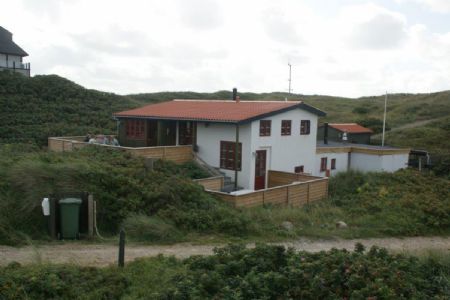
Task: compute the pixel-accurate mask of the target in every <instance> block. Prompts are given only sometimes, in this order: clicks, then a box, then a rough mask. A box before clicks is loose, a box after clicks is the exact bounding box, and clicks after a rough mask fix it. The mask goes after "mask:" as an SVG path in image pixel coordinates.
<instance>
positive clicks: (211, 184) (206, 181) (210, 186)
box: [194, 176, 224, 191]
mask: <svg viewBox="0 0 450 300" xmlns="http://www.w3.org/2000/svg"><path fill="white" fill-rule="evenodd" d="M194 182H196V183H198V184H200V185H201V186H203V187H204V188H205V190H209V191H220V190H222V188H223V183H224V178H223V176H216V177H208V178H202V179H194Z"/></svg>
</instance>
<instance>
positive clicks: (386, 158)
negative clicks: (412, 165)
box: [382, 153, 409, 172]
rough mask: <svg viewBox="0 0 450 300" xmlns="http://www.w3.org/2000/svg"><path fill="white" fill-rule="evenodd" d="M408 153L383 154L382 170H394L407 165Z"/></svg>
mask: <svg viewBox="0 0 450 300" xmlns="http://www.w3.org/2000/svg"><path fill="white" fill-rule="evenodd" d="M408 159H409V154H408V153H405V154H393V155H383V166H382V168H383V170H384V171H386V172H395V171H397V170H400V169H405V168H407V167H408Z"/></svg>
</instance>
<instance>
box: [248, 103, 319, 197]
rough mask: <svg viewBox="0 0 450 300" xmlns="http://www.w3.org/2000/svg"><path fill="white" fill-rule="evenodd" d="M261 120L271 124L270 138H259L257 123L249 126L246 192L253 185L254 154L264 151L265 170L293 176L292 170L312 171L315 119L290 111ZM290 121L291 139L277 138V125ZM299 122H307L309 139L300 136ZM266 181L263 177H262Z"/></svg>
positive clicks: (301, 112) (314, 116)
mask: <svg viewBox="0 0 450 300" xmlns="http://www.w3.org/2000/svg"><path fill="white" fill-rule="evenodd" d="M263 120H271V121H272V123H271V133H270V136H259V121H260V120H256V121H253V122H252V124H251V136H252V138H253V139H252V147H251V152H252V155H251V156H250V157H251V162H250V165H251V168H252V169H251V172H250V174H251V176H250V183H251V185H250V188H251V189H253V188H254V181H255V156H254V155H253V153H255V151H256V150H267V170H276V171H285V172H294V168H295V167H296V166H301V165H303V166H304V172H306V173H312V172H313V170H314V162H315V153H316V136H317V115H315V114H312V113H310V112H308V111H305V110H302V109H299V108H298V109H294V110H290V111H287V112H284V113H280V114H277V115H274V116H271V117H269V118H264V119H263ZM282 120H291V121H292V122H291V135H288V136H283V135H281V121H282ZM300 120H310V121H311V132H310V134H309V135H300ZM266 179H267V176H266Z"/></svg>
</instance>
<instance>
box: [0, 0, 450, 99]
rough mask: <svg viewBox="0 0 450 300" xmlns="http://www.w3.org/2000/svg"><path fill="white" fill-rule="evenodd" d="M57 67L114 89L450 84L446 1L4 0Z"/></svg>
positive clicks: (334, 91)
mask: <svg viewBox="0 0 450 300" xmlns="http://www.w3.org/2000/svg"><path fill="white" fill-rule="evenodd" d="M0 7H1V8H2V9H0V26H3V27H5V28H6V29H8V30H9V31H11V32H12V33H13V35H14V36H13V38H14V41H15V42H16V43H17V44H19V45H20V46H21V47H22V48H23V49H24V50H25V51H27V52H28V53H29V57H27V58H26V60H25V61H26V62H30V63H31V72H32V75H37V74H57V75H60V76H63V77H66V78H68V79H70V80H72V81H75V82H76V83H78V84H81V85H83V86H85V87H87V88H92V89H98V90H102V91H107V92H114V93H118V94H131V93H144V92H158V91H197V92H214V91H217V90H231V89H232V88H233V87H237V88H238V90H239V91H246V92H272V91H282V92H287V91H288V78H289V68H288V63H290V64H291V65H292V90H293V92H294V93H300V94H308V95H309V94H320V95H334V96H345V97H360V96H370V95H380V94H383V93H384V92H385V91H388V92H389V93H428V92H436V91H442V90H449V89H450V0H379V1H376V0H374V1H357V0H278V1H273V0H226V1H224V0H222V1H219V0H164V1H161V0H160V1H156V0H127V1H124V0H120V1H117V0H14V1H11V0H0Z"/></svg>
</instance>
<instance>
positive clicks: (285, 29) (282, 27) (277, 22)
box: [262, 11, 304, 45]
mask: <svg viewBox="0 0 450 300" xmlns="http://www.w3.org/2000/svg"><path fill="white" fill-rule="evenodd" d="M262 22H263V26H264V29H265V32H266V34H267V35H268V36H269V37H270V38H272V39H273V40H275V41H277V42H280V43H285V44H291V45H298V44H303V43H304V40H303V39H302V37H301V36H300V34H299V33H298V32H297V29H296V27H295V25H294V24H292V23H291V22H289V21H288V20H286V17H285V16H284V15H283V14H282V13H280V12H274V11H270V12H267V13H266V14H264V15H263V20H262Z"/></svg>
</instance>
